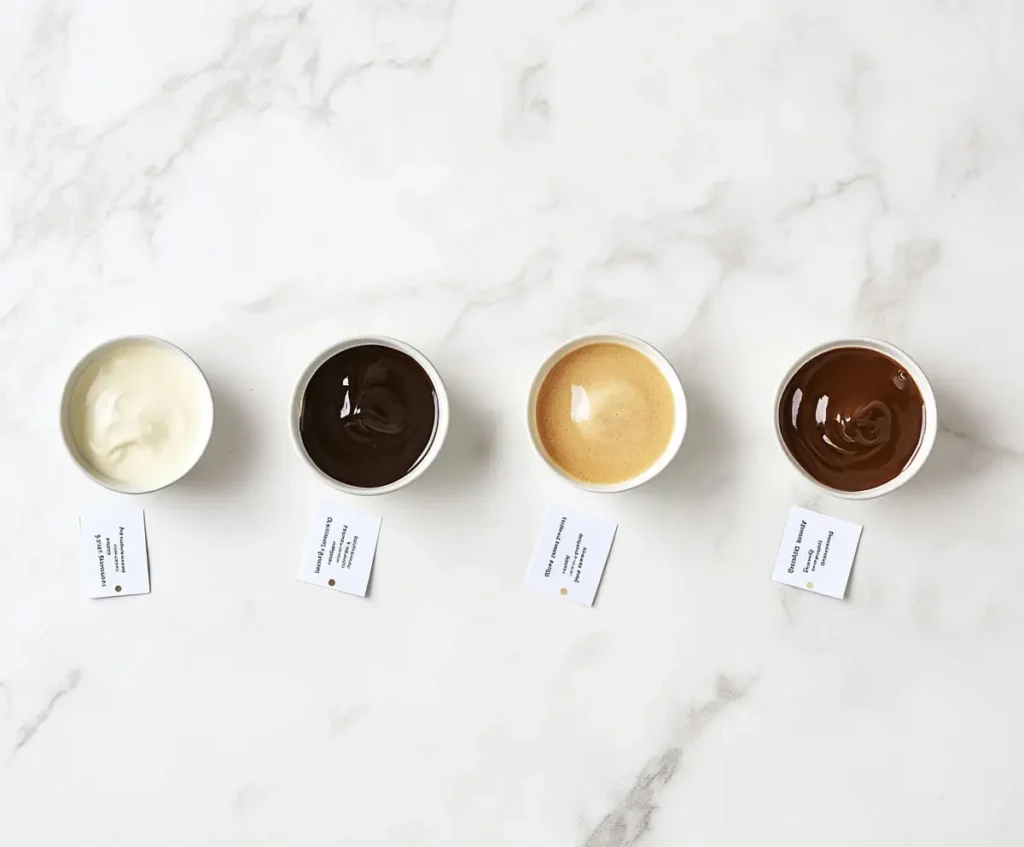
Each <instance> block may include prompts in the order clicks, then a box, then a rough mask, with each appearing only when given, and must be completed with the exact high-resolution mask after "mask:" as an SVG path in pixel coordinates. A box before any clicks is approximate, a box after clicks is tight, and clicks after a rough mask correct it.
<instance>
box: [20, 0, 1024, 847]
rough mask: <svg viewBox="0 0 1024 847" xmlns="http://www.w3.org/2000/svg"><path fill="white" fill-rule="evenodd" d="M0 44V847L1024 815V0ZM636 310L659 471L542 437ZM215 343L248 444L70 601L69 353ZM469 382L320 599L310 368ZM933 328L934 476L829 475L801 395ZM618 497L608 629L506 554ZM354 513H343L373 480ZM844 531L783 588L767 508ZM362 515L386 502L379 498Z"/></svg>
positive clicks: (819, 825)
mask: <svg viewBox="0 0 1024 847" xmlns="http://www.w3.org/2000/svg"><path fill="white" fill-rule="evenodd" d="M2 12H3V19H4V26H3V27H2V29H0V82H2V90H3V101H2V106H0V400H2V402H0V537H2V544H3V547H2V551H3V557H2V562H0V842H3V843H4V844H5V845H10V847H36V845H45V847H51V845H60V846H61V847H63V845H68V847H92V845H97V847H99V845H102V847H120V845H128V847H143V845H144V847H190V845H204V846H205V845H209V847H229V846H230V847H236V845H237V847H243V845H244V847H293V846H294V847H350V846H351V845H396V846H397V847H404V845H410V847H418V846H419V845H465V846H466V847H483V845H486V847H506V845H508V847H547V846H548V845H550V847H573V845H580V847H627V845H634V844H637V845H640V846H641V847H711V845H714V847H718V845H737V846H738V847H748V845H754V844H770V845H780V847H781V845H785V847H803V845H808V847H810V845H823V844H824V845H829V847H846V845H850V847H853V845H857V847H860V845H872V847H877V845H894V846H895V845H898V846H899V847H906V845H918V844H921V845H924V844H928V845H958V846H959V845H964V844H970V845H985V847H1003V846H1004V845H1006V847H1009V845H1013V847H1017V845H1020V844H1021V843H1024V811H1022V810H1021V805H1020V800H1021V796H1022V792H1024V776H1022V775H1021V774H1022V769H1021V766H1020V762H1021V759H1022V757H1024V728H1022V723H1021V719H1020V716H1021V713H1022V710H1024V662H1022V646H1024V640H1022V639H1024V616H1022V615H1021V608H1022V601H1024V557H1022V552H1021V550H1022V545H1024V521H1022V520H1021V504H1020V498H1021V492H1022V490H1024V434H1022V431H1021V421H1022V419H1024V379H1022V378H1021V368H1022V367H1024V343H1022V341H1021V337H1022V331H1021V315H1022V311H1024V294H1022V282H1024V249H1022V245H1021V225H1022V221H1024V7H1022V6H1021V4H1020V3H1018V2H1014V0H989V1H988V2H985V0H965V2H952V1H950V2H939V1H938V0H929V2H923V0H922V1H921V2H918V0H909V2H906V3H891V2H883V0H875V1H874V2H858V3H854V2H838V0H829V2H820V0H789V2H784V1H783V0H780V2H770V3H766V2H761V0H714V2H711V0H708V2H678V0H661V2H656V0H651V1H650V2H627V1H626V0H519V2H504V3H503V2H498V1H497V0H489V2H483V0H477V1H476V2H474V0H335V2H331V0H317V2H309V3H296V2H279V3H278V2H267V3H263V4H262V5H260V4H256V3H252V2H247V0H218V2H207V0H187V2H176V3H161V2H156V0H131V1H130V2H129V0H121V2H117V1H116V0H26V2H10V0H8V2H5V3H3V4H2ZM591 330H593V331H623V332H629V333H633V334H636V335H639V336H641V337H643V338H645V339H647V340H648V341H650V342H651V343H653V344H655V345H656V346H658V347H659V348H660V349H662V350H663V351H664V352H665V353H666V355H668V356H669V357H670V358H671V359H672V361H673V363H674V364H675V365H676V367H677V369H678V370H679V372H680V375H681V376H682V379H683V382H684V384H685V386H686V390H687V392H688V396H689V401H690V430H689V433H688V436H687V440H686V443H685V444H684V445H683V450H682V452H681V454H680V456H679V458H678V460H677V461H676V462H675V463H674V465H673V466H672V467H671V468H670V470H669V471H668V472H666V474H665V475H663V476H662V477H660V478H659V479H658V480H657V481H656V482H654V483H652V484H651V485H649V486H647V487H644V488H642V489H639V490H637V491H635V492H630V493H628V494H624V495H616V496H608V497H601V496H593V495H585V494H582V493H580V494H576V493H574V492H571V491H569V490H568V489H567V487H566V486H565V485H563V484H561V483H560V482H559V481H558V480H556V479H554V478H553V477H552V476H551V475H550V474H549V473H548V471H547V470H546V469H545V468H543V467H541V466H540V464H539V462H538V461H537V460H535V458H534V457H533V455H532V453H531V451H530V447H529V444H528V441H527V438H526V435H525V430H524V426H523V420H522V418H523V412H522V408H523V403H524V399H525V392H526V388H527V384H528V382H529V379H530V377H531V375H532V371H533V369H534V368H535V366H536V365H537V364H538V362H539V361H540V359H541V358H542V357H543V355H544V354H545V353H546V352H547V350H548V349H549V348H551V347H553V346H554V345H555V344H556V343H557V342H560V341H561V340H563V339H565V338H567V337H569V336H570V335H574V334H578V333H581V332H585V331H591ZM128 332H148V333H153V334H157V335H161V336H163V337H166V338H169V339H171V340H173V341H175V342H176V343H178V344H180V345H182V346H183V347H184V348H185V349H186V350H188V351H189V352H190V353H191V354H192V355H194V356H195V357H196V359H197V360H198V361H199V362H200V364H201V365H202V366H203V367H204V369H205V370H206V372H207V374H208V376H209V378H210V380H211V382H212V385H213V389H214V392H215V396H216V402H217V409H218V424H217V428H216V432H215V434H214V438H213V442H212V444H211V448H210V450H209V452H208V454H207V456H206V457H205V458H204V460H203V462H202V463H201V465H200V466H199V468H197V469H196V471H195V472H194V474H193V475H192V476H190V477H189V478H187V479H186V480H185V481H183V482H182V483H180V484H179V485H177V486H174V487H173V488H171V489H170V490H167V491H165V492H162V493H159V494H156V495H152V496H148V497H145V498H144V499H143V504H144V506H145V508H146V510H147V516H148V526H149V542H150V551H151V563H152V580H153V592H152V594H151V595H148V596H144V597H133V598H124V599H121V600H117V601H88V600H85V599H84V598H83V596H82V593H81V590H80V587H79V584H78V560H77V557H76V551H77V546H76V543H77V539H76V523H77V515H78V513H79V512H80V511H81V510H83V509H89V508H93V507H97V506H101V505H104V504H109V503H119V502H122V500H121V498H119V497H118V496H117V495H113V494H109V493H107V492H104V491H102V490H99V489H98V488H97V487H95V486H93V485H91V484H90V483H89V482H88V481H87V480H85V479H84V478H83V477H82V475H81V474H79V473H78V472H77V471H76V469H75V468H74V467H73V466H72V464H71V462H70V461H69V460H68V458H67V457H66V456H65V455H64V454H63V453H62V451H61V448H60V445H59V436H58V432H57V426H56V406H57V401H58V396H59V392H60V388H61V384H62V381H63V379H64V377H65V375H66V373H67V372H68V370H69V369H70V367H71V365H72V364H73V363H74V361H75V360H76V358H77V357H78V356H80V355H81V354H82V353H83V352H84V351H85V350H86V349H87V348H88V347H89V346H91V345H93V344H94V343H96V342H98V341H100V340H102V339H104V338H106V337H109V336H112V335H116V334H123V333H128ZM366 332H382V333H388V334H391V335H395V336H398V337H400V338H403V339H406V340H408V341H410V342H411V343H413V344H415V345H416V346H418V347H419V348H420V349H422V350H423V351H424V352H425V353H426V354H427V355H428V356H430V357H431V359H432V360H433V361H434V363H435V364H436V365H437V367H438V368H439V369H440V371H441V372H442V374H443V375H444V377H445V378H446V380H447V382H448V384H449V388H450V390H451V394H452V413H453V421H452V428H451V433H450V440H449V442H448V445H447V446H446V448H445V452H444V453H443V454H442V456H441V458H440V459H439V460H438V463H437V464H436V465H435V466H434V467H433V468H431V469H430V471H429V472H428V473H427V474H426V475H425V476H424V477H423V479H421V480H419V481H418V482H417V483H416V484H415V485H413V486H412V487H410V488H408V489H406V490H404V491H401V492H399V493H397V494H394V495H389V496H387V497H385V498H381V499H377V500H375V501H373V503H372V509H373V510H374V511H376V512H378V513H379V514H381V515H382V516H383V518H384V529H383V533H382V536H381V541H380V546H379V549H378V555H377V561H376V566H375V570H374V577H373V585H372V593H371V596H370V598H369V599H368V600H365V601H364V600H359V599H356V598H352V597H347V596H341V595H337V594H334V593H332V592H329V591H323V590H318V589H316V588H312V587H309V586H306V585H304V584H302V583H299V582H297V581H296V579H295V576H296V572H297V564H298V562H297V556H298V552H299V550H300V548H301V545H302V541H303V535H304V532H305V526H306V522H307V519H308V516H309V513H310V507H311V505H312V503H313V502H315V501H316V500H317V499H318V498H319V497H321V496H324V495H325V494H327V493H328V492H327V489H325V488H324V487H323V486H322V485H321V484H320V483H319V482H318V481H317V480H316V479H314V478H313V476H312V474H311V473H310V472H309V471H308V470H307V469H306V468H305V467H304V466H303V465H302V464H300V462H299V461H298V459H297V458H296V456H295V455H294V453H293V449H292V446H291V444H290V443H289V440H288V432H287V420H286V418H287V405H288V400H289V396H290V393H291V391H292V388H293V383H294V381H295V379H296V377H297V375H298V373H299V372H300V371H301V370H302V368H303V367H304V366H305V365H306V364H307V362H308V361H309V360H310V359H311V358H312V357H313V356H314V355H315V354H316V353H317V352H318V351H319V350H321V349H322V348H323V347H325V346H327V345H328V344H330V343H332V342H334V341H337V340H339V339H341V338H344V337H347V336H351V335H355V334H360V333H366ZM850 334H866V335H873V336H876V337H881V338H885V339H887V340H889V341H892V342H894V343H896V344H898V345H900V346H901V347H904V348H905V349H906V350H908V351H909V352H910V353H911V354H912V355H913V356H914V357H915V358H916V359H917V360H918V361H919V362H920V363H921V365H922V366H923V367H924V368H925V370H926V371H927V372H928V373H929V375H930V376H931V378H932V381H933V384H934V387H935V390H936V394H937V397H938V402H939V406H940V411H941V425H942V427H941V433H940V435H939V438H938V442H937V444H936V447H935V451H934V453H933V455H932V458H931V460H930V462H929V464H928V465H927V466H926V467H925V469H924V470H923V471H922V473H921V474H920V475H919V476H918V477H917V478H916V479H915V480H914V481H913V482H911V484H909V485H908V486H906V487H905V488H904V489H902V490H901V491H899V492H897V493H896V494H893V495H891V496H890V497H887V498H884V499H883V500H881V501H872V502H866V503H851V502H843V501H839V500H833V499H830V498H827V497H823V496H818V495H816V494H815V493H814V491H813V490H812V489H811V488H810V486H809V485H807V484H805V483H804V482H803V481H802V480H801V478H800V477H799V476H798V475H797V474H796V473H795V472H794V471H793V470H792V469H791V468H790V467H789V466H788V464H787V463H786V461H785V459H784V457H783V456H782V455H781V453H780V451H779V450H778V447H777V445H776V443H775V440H774V435H773V431H772V422H771V406H772V397H773V394H774V392H775V389H776V387H777V382H778V380H779V379H780V377H781V375H782V374H783V372H784V371H785V369H786V368H787V367H788V366H789V364H790V363H791V362H792V361H793V360H794V359H795V358H796V357H797V356H798V355H799V354H800V353H802V352H803V351H804V350H805V349H807V348H808V347H810V346H812V345H813V344H815V343H817V342H819V341H822V340H827V339H830V338H835V337H839V336H844V335H850ZM556 498H560V499H565V500H568V501H569V502H571V503H575V504H581V505H584V506H585V507H586V508H587V509H589V510H592V511H595V512H597V513H599V514H605V515H608V516H610V517H612V518H614V519H616V520H618V522H619V524H620V530H619V535H618V538H617V541H616V547H615V550H614V552H613V554H612V558H611V561H610V562H609V565H608V568H607V571H606V573H605V578H604V582H603V585H602V589H601V593H600V595H599V596H598V601H597V604H596V605H595V606H594V608H592V609H585V608H577V607H572V608H569V607H566V606H564V605H562V604H560V603H558V602H554V601H552V600H551V599H549V598H546V597H543V596H538V595H535V594H531V593H529V592H526V591H524V590H523V589H522V587H521V583H522V579H523V575H524V570H525V567H526V563H527V559H528V557H529V554H530V551H531V548H532V546H533V543H534V539H535V536H536V532H537V529H538V527H539V522H540V519H541V516H542V512H543V507H544V504H545V502H547V501H550V500H553V499H556ZM341 499H342V500H343V502H348V503H350V504H351V503H352V500H347V501H346V500H344V498H341ZM794 503H798V504H803V505H808V506H811V507H812V508H818V509H821V510H824V511H827V512H829V513H831V514H833V515H836V516H838V517H845V518H849V519H851V520H854V521H857V522H859V523H863V524H864V525H865V530H864V537H863V541H862V544H861V549H860V554H859V557H858V560H857V565H856V567H855V570H854V575H853V579H852V582H851V587H850V591H849V594H848V597H847V599H846V600H845V601H843V602H839V601H833V600H830V599H827V598H824V597H819V596H815V595H813V594H810V593H807V592H802V591H798V590H793V589H789V588H785V587H782V586H779V585H777V584H775V583H773V582H771V581H770V579H769V576H770V573H771V568H772V563H773V560H774V557H775V554H776V551H777V547H778V543H779V538H780V535H781V532H782V528H783V524H784V522H785V518H786V514H787V511H788V509H789V507H790V506H791V505H792V504H794ZM358 505H362V506H365V505H366V504H364V503H363V502H362V501H360V502H359V504H358Z"/></svg>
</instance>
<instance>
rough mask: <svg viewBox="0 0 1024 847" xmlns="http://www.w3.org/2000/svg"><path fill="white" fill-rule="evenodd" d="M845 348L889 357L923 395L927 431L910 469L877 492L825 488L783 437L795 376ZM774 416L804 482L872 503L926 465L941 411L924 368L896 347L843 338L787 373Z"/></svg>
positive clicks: (779, 436)
mask: <svg viewBox="0 0 1024 847" xmlns="http://www.w3.org/2000/svg"><path fill="white" fill-rule="evenodd" d="M846 347H855V348H860V349H864V350H873V351H874V352H876V353H882V354H883V355H885V356H888V357H889V358H890V359H892V360H893V361H894V362H896V363H897V364H898V365H900V367H902V368H903V369H904V370H905V371H906V372H907V373H908V374H909V375H910V376H911V378H912V379H913V380H914V382H915V383H916V384H917V387H918V390H919V391H920V392H921V399H922V400H923V401H924V427H923V429H922V431H921V438H920V440H919V441H918V445H917V450H916V451H915V453H914V455H913V457H912V458H911V460H910V462H908V464H907V466H906V467H905V468H904V469H903V470H902V471H901V472H900V473H899V474H898V475H897V476H896V477H895V478H893V479H891V480H890V481H889V482H887V483H885V484H883V485H879V486H876V487H875V488H867V489H864V490H862V491H845V490H843V489H840V488H833V487H832V486H830V485H825V484H824V483H822V482H820V481H819V480H817V479H815V478H814V477H813V476H811V474H810V473H809V472H808V471H807V470H806V469H805V468H804V466H803V465H801V464H800V462H798V461H797V459H796V457H795V456H794V455H793V453H792V452H791V451H790V449H789V447H788V445H787V444H786V441H785V439H784V438H783V436H782V429H781V427H780V425H779V411H780V406H781V404H782V398H783V396H784V394H785V392H786V389H787V388H788V387H789V383H790V381H791V380H792V379H793V377H794V376H796V374H797V371H799V370H800V369H801V368H802V367H803V366H804V365H806V364H807V363H808V362H810V361H811V360H812V359H814V358H815V357H817V356H820V355H821V354H822V353H827V352H829V351H830V350H838V349H842V348H846ZM773 416H774V421H775V435H776V439H777V441H778V442H779V445H780V446H781V448H782V451H783V452H784V453H785V454H786V457H787V458H788V459H789V461H790V463H791V464H792V465H793V467H794V468H796V469H797V470H798V471H799V472H800V474H801V475H802V476H803V477H804V478H805V479H807V480H808V481H809V482H811V483H813V484H814V485H815V486H816V487H818V488H819V489H821V490H822V491H825V492H826V493H828V494H831V495H833V496H835V497H842V498H844V499H846V500H870V499H872V498H874V497H881V496H882V495H883V494H888V493H889V492H891V491H895V490H896V489H897V488H899V487H900V486H902V485H904V484H906V483H907V482H908V481H909V480H910V479H911V478H912V477H913V476H914V475H915V474H916V473H917V472H918V471H919V470H920V469H921V467H922V465H924V463H925V462H926V461H927V459H928V455H929V454H930V453H931V451H932V447H933V446H934V445H935V437H936V435H937V434H938V430H939V420H938V408H937V406H936V403H935V394H934V392H933V391H932V386H931V382H929V380H928V377H927V376H926V375H925V373H924V371H923V370H922V369H921V366H920V365H918V364H917V362H915V361H914V360H913V359H912V358H911V357H910V356H909V355H908V354H907V353H905V352H904V351H903V350H901V349H900V348H899V347H897V346H896V345H894V344H890V343H889V342H887V341H879V340H878V339H875V338H844V339H839V340H837V341H829V342H827V343H825V344H820V345H818V346H817V347H814V348H812V349H811V350H808V351H807V352H806V353H805V354H804V355H803V356H801V357H800V358H799V359H797V361H796V362H795V363H794V364H793V366H792V367H790V369H789V370H788V371H787V372H786V375H785V377H784V378H783V380H782V382H781V383H779V388H778V391H776V393H775V406H774V409H773Z"/></svg>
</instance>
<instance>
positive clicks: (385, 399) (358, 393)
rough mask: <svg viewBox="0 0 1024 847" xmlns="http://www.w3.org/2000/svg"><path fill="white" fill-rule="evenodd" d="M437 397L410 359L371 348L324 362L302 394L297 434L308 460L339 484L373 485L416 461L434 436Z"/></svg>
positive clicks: (385, 482) (401, 473)
mask: <svg viewBox="0 0 1024 847" xmlns="http://www.w3.org/2000/svg"><path fill="white" fill-rule="evenodd" d="M437 414H438V407H437V393H436V392H435V390H434V384H433V382H431V379H430V377H429V376H428V375H427V372H426V371H425V370H423V368H422V367H421V366H420V364H419V362H417V361H416V360H415V359H413V358H412V357H411V356H409V355H407V354H405V353H403V352H401V351H400V350H395V349H393V348H391V347H384V346H382V345H378V344H365V345H361V346H359V347H351V348H349V349H348V350H343V351H342V352H340V353H337V354H335V355H334V356H332V357H331V358H330V359H328V360H327V361H326V362H324V363H323V364H322V365H321V366H320V367H319V368H317V369H316V372H315V373H314V374H313V376H312V377H311V378H310V380H309V384H308V385H307V386H306V390H305V392H304V393H303V396H302V412H301V414H300V417H299V432H300V435H301V437H302V444H303V446H304V447H305V448H306V452H307V453H308V454H309V457H310V459H312V460H313V462H314V463H315V464H316V465H317V467H319V468H320V469H321V470H322V471H323V472H324V473H325V474H327V475H328V476H330V477H331V478H333V479H336V480H338V482H343V483H345V484H346V485H353V486H356V487H359V488H378V487H380V486H382V485H389V484H390V483H392V482H397V481H398V480H400V479H401V478H402V477H404V476H405V475H406V474H407V473H409V471H411V470H412V469H413V468H414V467H416V465H418V464H419V463H420V461H421V460H422V459H423V457H424V455H425V454H426V453H427V450H428V449H429V448H430V444H431V442H432V441H433V440H434V433H435V432H436V431H437Z"/></svg>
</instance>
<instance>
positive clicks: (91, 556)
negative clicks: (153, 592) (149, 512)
mask: <svg viewBox="0 0 1024 847" xmlns="http://www.w3.org/2000/svg"><path fill="white" fill-rule="evenodd" d="M78 524H79V527H80V528H81V535H82V582H83V585H84V586H85V596H86V597H92V598H98V597H124V596H126V595H128V594H149V554H148V552H147V550H146V518H145V515H144V513H143V511H142V509H119V510H117V511H108V512H94V513H92V514H88V515H82V516H81V517H80V518H79V521H78Z"/></svg>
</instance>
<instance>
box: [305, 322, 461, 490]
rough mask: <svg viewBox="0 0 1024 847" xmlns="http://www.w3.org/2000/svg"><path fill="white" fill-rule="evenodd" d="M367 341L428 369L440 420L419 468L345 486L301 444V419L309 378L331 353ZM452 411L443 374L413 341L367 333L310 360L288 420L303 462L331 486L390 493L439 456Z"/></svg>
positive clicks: (423, 470)
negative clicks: (368, 484) (380, 481)
mask: <svg viewBox="0 0 1024 847" xmlns="http://www.w3.org/2000/svg"><path fill="white" fill-rule="evenodd" d="M366 344H378V345H380V346H381V347H390V348H391V349H392V350H398V351H399V352H401V353H405V354H406V355H407V356H409V357H410V358H412V359H414V360H415V361H416V362H417V363H418V364H419V366H420V367H421V368H423V370H425V371H426V372H427V376H429V377H430V381H431V382H432V383H433V385H434V392H435V393H436V394H437V421H436V423H435V427H434V437H433V439H432V440H431V442H430V446H429V447H428V448H427V452H426V455H424V456H423V458H422V459H420V461H419V464H417V465H416V467H414V468H413V469H412V470H411V471H409V473H407V474H406V475H405V476H403V477H402V478H401V479H397V480H395V481H394V482H391V483H388V484H387V485H380V486H377V487H376V488H360V487H359V486H355V485H346V484H345V483H344V482H339V481H338V480H336V479H334V478H333V477H331V476H328V475H327V474H326V473H324V472H323V471H322V470H320V468H319V467H317V465H316V463H315V462H314V461H313V460H312V459H311V458H310V457H309V454H308V453H307V452H306V448H305V446H304V445H303V443H302V435H301V433H300V431H299V421H300V419H301V417H302V398H303V395H304V394H305V393H306V386H307V385H309V381H310V380H311V379H312V378H313V374H315V373H316V371H317V369H318V368H319V367H320V366H321V365H322V364H323V363H324V362H326V361H327V360H328V359H330V358H331V357H332V356H335V355H337V354H338V353H340V352H342V351H343V350H348V349H350V348H352V347H362V346H363V345H366ZM449 414H450V413H449V410H448V391H447V390H446V389H445V387H444V382H443V381H442V380H441V375H440V374H439V373H438V372H437V369H436V368H435V367H434V366H433V365H432V364H431V363H430V360H429V359H428V358H427V357H426V356H424V355H423V354H422V353H421V352H420V351H419V350H417V349H416V348H415V347H413V346H412V345H411V344H406V343H405V342H404V341H399V340H398V339H397V338H388V337H387V336H384V335H368V336H364V337H362V338H349V339H347V340H345V341H342V342H339V343H338V344H335V345H333V346H331V347H328V348H327V349H326V350H324V351H323V352H322V353H321V354H320V355H319V356H317V357H316V358H315V359H314V360H313V361H312V362H310V364H309V366H308V367H307V368H306V369H305V370H304V371H303V372H302V375H301V376H300V377H299V381H298V382H297V383H296V385H295V392H294V393H293V395H292V405H291V411H290V414H289V419H288V423H289V427H290V428H291V433H292V443H293V444H294V445H295V449H296V450H297V451H298V453H299V456H300V457H301V458H302V461H303V462H305V463H306V465H307V467H309V468H311V469H312V470H313V472H314V473H316V475H317V476H318V477H320V479H322V480H323V481H324V482H326V483H327V484H328V485H331V486H333V487H334V488H337V489H338V490H339V491H344V492H345V493H346V494H387V493H388V492H390V491H397V490H398V489H399V488H404V487H405V486H406V485H408V484H409V483H410V482H412V481H413V480H414V479H417V478H418V477H419V476H421V475H422V474H423V473H424V472H425V471H426V470H427V468H429V467H430V465H431V464H432V463H433V461H434V459H436V458H437V455H438V453H440V452H441V448H442V447H443V446H444V440H445V437H446V436H447V435H448V421H449Z"/></svg>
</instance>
